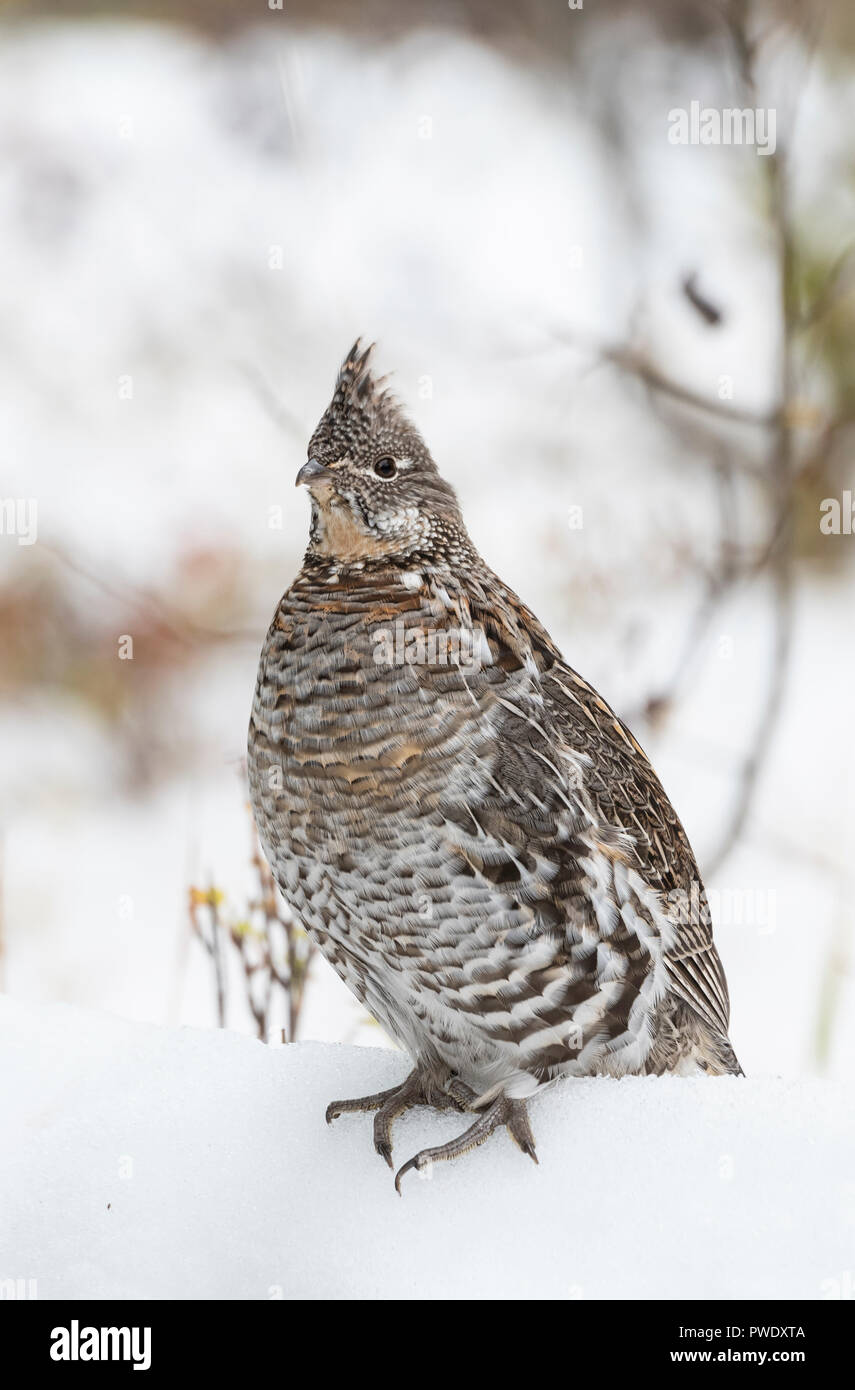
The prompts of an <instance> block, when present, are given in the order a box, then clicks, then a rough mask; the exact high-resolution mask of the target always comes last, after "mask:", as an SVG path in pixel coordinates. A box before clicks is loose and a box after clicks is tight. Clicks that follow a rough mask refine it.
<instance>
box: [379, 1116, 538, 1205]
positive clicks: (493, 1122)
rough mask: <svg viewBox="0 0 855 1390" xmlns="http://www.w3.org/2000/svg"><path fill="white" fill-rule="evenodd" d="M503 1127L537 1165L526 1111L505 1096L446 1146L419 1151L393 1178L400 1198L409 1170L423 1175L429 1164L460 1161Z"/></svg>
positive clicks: (532, 1136)
mask: <svg viewBox="0 0 855 1390" xmlns="http://www.w3.org/2000/svg"><path fill="white" fill-rule="evenodd" d="M503 1125H506V1126H507V1129H508V1133H509V1134H510V1136H511V1138H512V1139H513V1140H514V1142H515V1143H516V1144H518V1145H519V1147H520V1148H521V1149H522V1151H523V1153H524V1154H528V1156H529V1158H533V1159H534V1161H535V1163H537V1154H536V1153H535V1151H534V1135H533V1134H532V1132H531V1125H530V1124H529V1120H528V1111H527V1110H526V1104H525V1101H524V1100H509V1099H508V1097H507V1096H499V1097H498V1099H497V1100H494V1101H493V1103H492V1105H490V1106H488V1107H487V1109H486V1110H485V1111H484V1112H483V1114H481V1115H479V1116H478V1119H477V1120H476V1121H475V1123H474V1125H470V1127H469V1129H467V1130H464V1132H463V1133H462V1134H461V1135H460V1136H459V1137H458V1138H457V1139H452V1140H450V1141H449V1143H447V1144H440V1145H438V1147H437V1148H435V1149H422V1150H421V1152H420V1153H417V1154H416V1155H415V1157H414V1158H411V1159H410V1160H409V1162H408V1163H405V1164H404V1166H403V1168H400V1169H399V1170H398V1173H397V1175H396V1177H395V1187H396V1189H397V1191H398V1194H399V1195H400V1192H401V1179H402V1177H403V1176H404V1174H405V1173H408V1172H409V1171H410V1169H411V1168H415V1169H416V1171H417V1172H420V1173H421V1172H424V1171H425V1170H426V1169H427V1168H429V1167H430V1166H431V1164H432V1163H439V1162H440V1161H442V1160H443V1159H446V1158H459V1157H460V1155H461V1154H465V1153H468V1152H469V1150H470V1149H476V1148H477V1147H478V1145H479V1144H483V1143H484V1141H485V1140H486V1139H489V1138H490V1135H491V1134H492V1133H493V1132H494V1131H495V1130H497V1129H501V1128H502V1126H503Z"/></svg>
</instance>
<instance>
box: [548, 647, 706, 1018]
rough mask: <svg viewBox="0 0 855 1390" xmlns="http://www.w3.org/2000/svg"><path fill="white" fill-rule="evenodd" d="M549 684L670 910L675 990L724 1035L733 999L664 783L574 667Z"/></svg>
mask: <svg viewBox="0 0 855 1390" xmlns="http://www.w3.org/2000/svg"><path fill="white" fill-rule="evenodd" d="M544 689H545V691H546V695H547V700H548V703H549V704H550V706H551V707H552V709H553V710H554V712H555V718H556V721H557V722H558V724H559V726H560V729H561V733H562V735H563V736H564V737H565V738H567V740H568V742H570V744H571V746H572V747H574V748H576V749H578V750H580V751H582V752H583V753H585V754H586V755H587V756H588V757H589V758H590V763H589V764H587V766H586V770H587V776H586V786H587V789H588V791H589V792H590V795H591V796H592V797H593V799H594V801H595V803H596V805H597V807H598V809H599V811H600V813H601V815H602V816H603V817H604V819H605V820H606V821H607V823H608V824H610V825H618V826H620V827H621V829H622V830H624V831H627V832H628V833H629V834H630V835H631V836H632V838H633V841H634V845H635V853H636V859H637V868H638V871H639V873H640V874H641V875H642V877H643V878H644V879H645V881H646V882H647V883H649V884H650V886H651V887H653V888H655V889H656V890H657V892H659V893H660V894H661V895H662V896H663V898H664V899H665V901H666V902H667V903H668V904H669V906H670V908H671V912H670V914H669V915H671V917H672V919H673V920H674V922H675V924H676V926H677V937H676V940H675V942H674V945H673V946H672V948H671V949H670V950H669V952H668V957H667V960H668V970H669V974H670V976H671V979H672V981H673V985H674V990H675V992H676V993H677V994H679V995H680V996H681V998H683V999H684V1000H685V1002H686V1003H687V1004H689V1005H690V1006H691V1007H692V1008H693V1009H694V1010H695V1011H696V1012H697V1013H698V1014H700V1015H701V1017H702V1018H704V1019H705V1020H706V1021H707V1022H708V1023H710V1024H711V1025H712V1026H713V1027H714V1028H715V1029H716V1030H717V1031H718V1030H720V1031H721V1032H722V1033H725V1034H726V1033H727V1028H728V1020H729V1015H730V1001H729V998H728V993H727V983H726V981H725V977H724V970H723V968H722V964H721V960H720V959H719V955H718V952H717V950H716V948H715V946H714V944H713V939H712V922H711V919H710V913H709V907H708V904H707V899H706V893H705V892H704V886H703V883H702V881H701V876H700V871H699V870H698V866H697V863H696V861H695V856H694V853H693V851H692V847H691V845H690V844H689V840H688V837H687V835H686V832H685V830H684V829H683V826H682V824H681V823H680V819H679V817H678V815H677V813H676V811H675V810H674V807H673V806H672V805H671V802H670V801H669V799H668V797H667V795H666V793H665V790H664V788H663V786H662V783H661V782H660V781H659V778H658V777H657V776H656V773H655V772H654V771H653V768H652V767H651V765H650V762H649V760H648V758H647V755H646V753H645V752H644V749H643V748H642V747H641V745H640V744H639V743H638V741H637V740H636V739H635V737H634V736H633V734H632V733H630V731H629V729H628V728H627V727H626V725H625V724H624V723H623V721H622V720H621V719H619V718H618V716H617V715H616V714H615V712H614V710H612V709H610V707H609V706H608V705H607V704H606V702H605V700H603V699H602V698H601V696H599V695H598V694H597V692H596V691H595V690H593V689H592V688H591V686H589V685H588V684H587V682H585V681H584V680H582V678H581V676H578V675H577V674H576V672H575V671H572V670H571V669H570V668H569V667H568V666H566V665H565V664H564V663H563V662H559V663H555V664H554V665H553V666H552V667H551V668H550V669H549V670H548V671H547V672H546V673H545V676H544Z"/></svg>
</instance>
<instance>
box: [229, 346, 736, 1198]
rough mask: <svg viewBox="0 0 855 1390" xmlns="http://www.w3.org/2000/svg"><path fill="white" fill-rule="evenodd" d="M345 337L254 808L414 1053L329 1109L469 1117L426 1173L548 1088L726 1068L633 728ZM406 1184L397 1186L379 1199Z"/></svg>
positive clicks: (676, 872)
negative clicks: (478, 540) (385, 1085)
mask: <svg viewBox="0 0 855 1390" xmlns="http://www.w3.org/2000/svg"><path fill="white" fill-rule="evenodd" d="M371 351H372V350H371V349H370V348H369V349H367V350H365V351H363V350H362V349H361V346H360V344H359V342H357V343H356V344H355V345H354V347H353V348H352V350H351V351H350V353H349V354H348V356H347V358H346V360H345V362H344V364H343V365H342V368H341V370H340V372H339V375H338V380H337V383H336V387H335V393H334V395H333V399H332V401H331V403H330V405H329V407H328V409H327V411H326V412H325V414H324V416H323V417H322V419H321V422H320V424H319V425H318V427H317V429H316V431H315V433H314V435H313V437H312V440H311V443H310V445H309V457H308V462H307V463H305V464H304V465H303V467H302V468H301V469H300V472H299V473H298V475H297V483H298V484H305V485H306V487H308V489H309V492H310V494H311V506H312V520H311V531H310V540H309V548H308V550H307V551H306V557H305V560H304V561H303V567H302V569H301V570H300V573H299V575H298V576H297V578H296V579H295V580H294V583H293V584H292V585H291V587H290V589H288V591H287V593H286V594H285V595H284V597H283V598H282V600H281V602H280V604H279V606H278V608H277V610H276V614H275V616H274V619H273V623H272V625H271V627H270V631H269V632H268V634H267V639H266V641H265V643H264V647H263V650H262V653H261V662H260V666H259V672H258V683H257V686H256V691H255V700H254V704H253V710H252V718H251V721H250V730H249V780H250V788H251V794H252V804H253V808H254V811H255V817H256V821H257V824H258V830H259V833H260V836H261V841H262V844H263V846H264V850H265V853H266V855H267V857H268V859H269V861H270V865H271V868H272V870H273V873H274V875H275V878H276V881H277V883H278V884H279V886H280V888H281V890H282V892H283V894H284V895H285V897H286V899H287V900H288V902H289V903H290V904H291V905H292V907H293V908H294V910H295V911H296V912H297V913H298V914H299V917H300V918H301V920H302V922H303V923H304V924H305V927H306V928H307V930H308V932H309V933H310V935H311V937H312V938H313V940H314V941H316V942H317V944H318V946H319V947H320V949H321V951H322V952H323V954H324V955H325V956H326V958H327V960H328V961H329V962H330V963H331V964H332V966H333V968H334V969H335V970H336V971H337V973H338V974H339V975H340V976H341V978H342V979H343V980H344V982H345V983H346V984H347V985H348V986H349V988H350V989H351V990H352V991H353V993H354V994H355V995H356V996H357V997H358V998H359V999H360V1000H361V1001H362V1003H363V1004H364V1005H365V1007H366V1008H367V1009H369V1010H370V1012H371V1013H372V1014H373V1015H374V1017H375V1018H377V1019H378V1020H379V1021H380V1023H381V1024H382V1025H383V1027H384V1028H385V1029H386V1030H387V1031H388V1033H389V1034H390V1035H391V1036H392V1037H393V1038H395V1039H397V1041H398V1042H399V1043H400V1045H401V1047H402V1048H403V1049H404V1050H405V1051H406V1052H407V1053H408V1054H409V1056H410V1058H411V1059H412V1064H413V1070H412V1071H411V1073H410V1075H409V1076H408V1077H407V1079H406V1080H405V1081H404V1082H403V1083H402V1084H401V1085H400V1086H397V1087H394V1088H393V1089H392V1090H390V1091H385V1092H381V1093H379V1094H377V1095H373V1096H366V1097H364V1098H362V1099H360V1100H347V1101H336V1102H334V1103H333V1104H332V1105H331V1106H330V1107H329V1109H328V1111H327V1119H328V1120H330V1119H332V1118H334V1117H335V1116H337V1115H338V1114H340V1113H341V1112H343V1111H348V1110H371V1109H374V1110H377V1112H378V1113H377V1115H376V1116H375V1121H374V1142H375V1146H376V1148H377V1150H378V1152H379V1153H380V1154H381V1155H382V1156H383V1157H384V1158H385V1159H386V1160H387V1162H388V1163H389V1165H390V1166H391V1163H392V1159H391V1123H392V1121H393V1120H394V1119H395V1117H396V1116H398V1115H400V1114H401V1113H402V1112H403V1111H404V1110H406V1109H407V1108H408V1107H409V1106H413V1105H427V1106H434V1107H438V1108H441V1109H456V1110H460V1111H469V1112H471V1113H472V1115H473V1117H474V1119H473V1123H472V1124H471V1125H470V1127H469V1128H467V1129H466V1130H465V1132H464V1133H463V1134H462V1135H461V1137H460V1138H459V1139H457V1140H454V1141H453V1142H451V1143H448V1144H445V1145H443V1146H441V1147H438V1148H434V1149H426V1150H424V1151H423V1152H422V1153H419V1154H417V1155H416V1156H415V1158H412V1159H410V1161H409V1163H406V1164H404V1167H403V1168H402V1169H401V1170H400V1172H399V1173H398V1175H397V1177H396V1186H397V1185H399V1183H400V1178H401V1175H402V1174H403V1173H404V1172H405V1171H406V1170H407V1169H409V1168H413V1167H415V1168H419V1169H423V1168H425V1167H426V1166H427V1165H428V1164H430V1162H431V1161H433V1160H437V1159H444V1158H453V1157H454V1156H456V1155H457V1154H462V1153H464V1152H466V1150H468V1149H470V1148H472V1147H474V1146H475V1145H476V1144H480V1143H482V1142H483V1141H484V1140H485V1139H486V1138H487V1137H488V1136H489V1135H490V1134H492V1132H493V1131H494V1130H495V1129H496V1128H498V1127H500V1126H502V1125H506V1126H507V1127H508V1129H509V1131H510V1133H511V1135H512V1136H513V1138H514V1139H515V1140H516V1141H517V1143H518V1144H519V1145H520V1147H521V1148H522V1149H523V1150H524V1152H526V1153H527V1154H529V1155H530V1156H531V1157H532V1158H535V1151H534V1140H533V1137H532V1132H531V1129H530V1126H529V1121H528V1116H527V1113H526V1100H527V1098H528V1097H530V1096H532V1095H534V1093H535V1092H536V1091H539V1090H540V1089H542V1088H543V1087H544V1086H547V1085H548V1084H549V1083H550V1082H552V1081H555V1080H556V1079H557V1078H559V1077H570V1076H590V1075H610V1076H621V1075H624V1074H626V1073H661V1072H665V1071H676V1072H682V1073H686V1074H692V1073H698V1072H708V1073H715V1074H720V1073H726V1072H732V1073H738V1072H739V1071H740V1068H739V1064H738V1062H737V1060H736V1057H735V1056H734V1053H733V1049H732V1047H731V1045H730V1042H729V1040H728V1036H727V1029H728V1009H729V1006H728V995H727V986H726V983H725V978H724V973H723V970H722V966H721V962H720V960H719V957H718V954H717V952H716V949H715V946H714V945H713V942H712V934H711V930H710V925H709V913H708V910H707V906H706V898H705V896H704V891H703V887H702V885H701V883H700V877H699V873H698V869H697V865H696V864H695V859H694V856H693V854H692V850H691V847H690V845H689V842H688V840H687V838H686V835H685V832H684V830H683V827H682V826H681V824H680V821H679V820H678V818H677V815H676V813H675V811H674V809H673V807H672V806H671V803H670V802H669V800H668V797H667V796H666V795H665V792H664V791H663V789H662V787H661V785H660V783H659V780H658V778H657V777H656V774H655V772H654V771H653V769H652V767H651V766H650V763H649V762H648V760H647V758H646V756H645V754H644V752H643V751H642V749H641V748H640V747H639V745H638V743H637V742H636V741H635V739H634V738H633V736H632V734H631V733H630V732H629V730H628V729H627V728H626V726H625V725H624V724H623V723H622V721H621V720H620V719H619V718H618V717H617V715H616V714H615V713H614V712H613V710H611V709H610V708H609V706H608V705H607V704H606V702H605V700H603V699H601V697H600V696H599V695H598V694H597V692H596V691H595V690H594V689H592V687H591V686H590V685H588V684H587V682H586V681H584V680H583V679H582V678H581V676H578V675H577V674H576V673H575V671H573V670H571V669H570V667H569V666H567V665H566V664H565V662H564V661H563V659H562V657H561V654H560V652H559V651H558V650H557V648H556V647H555V644H554V643H553V642H552V640H551V639H550V637H549V635H548V634H547V633H546V632H545V631H544V629H543V628H542V627H541V625H540V623H539V622H538V620H537V618H536V617H535V616H534V614H533V613H531V612H530V611H529V609H527V608H526V607H525V605H524V604H523V603H521V602H520V600H519V599H518V598H517V596H516V595H515V594H514V593H512V592H511V590H510V589H508V588H507V587H506V585H504V584H503V583H502V581H501V580H500V579H499V578H497V576H496V575H495V574H494V573H493V572H492V570H491V569H490V568H489V567H488V566H487V565H486V564H485V562H484V561H483V560H482V559H481V556H480V555H479V554H478V552H477V550H476V549H475V547H474V546H473V544H472V542H471V541H470V539H469V536H468V535H467V533H466V528H465V526H464V524H463V520H462V517H461V514H460V509H459V506H458V503H457V499H456V497H455V494H454V492H453V490H452V488H451V487H450V486H449V484H448V483H446V482H445V480H444V479H443V478H441V477H440V475H439V472H438V470H437V467H436V465H435V463H434V461H433V459H432V458H431V456H430V453H429V452H428V449H427V447H426V445H425V444H424V442H423V440H422V439H421V437H420V435H419V434H418V432H417V430H416V429H415V428H414V427H413V425H411V424H410V423H409V421H408V420H407V419H406V418H405V416H404V415H403V413H402V411H401V409H400V407H399V405H398V404H397V402H396V401H395V399H394V398H393V397H392V396H391V395H390V394H389V392H388V390H386V389H385V386H384V381H383V380H377V379H375V377H374V376H373V375H372V370H371V361H370V358H371ZM399 1190H400V1188H399Z"/></svg>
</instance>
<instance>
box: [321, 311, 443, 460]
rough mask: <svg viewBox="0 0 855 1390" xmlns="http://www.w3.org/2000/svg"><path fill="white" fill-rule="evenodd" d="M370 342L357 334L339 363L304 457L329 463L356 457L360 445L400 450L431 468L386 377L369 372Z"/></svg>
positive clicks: (361, 446) (421, 442) (358, 453)
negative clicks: (323, 409) (307, 455)
mask: <svg viewBox="0 0 855 1390" xmlns="http://www.w3.org/2000/svg"><path fill="white" fill-rule="evenodd" d="M373 352H374V344H373V343H370V344H369V345H368V347H363V345H362V340H361V338H357V340H356V342H355V343H354V344H353V347H352V348H351V349H350V352H349V353H348V354H347V356H346V357H345V359H344V361H343V362H342V364H341V367H340V368H339V373H338V377H337V379H336V384H335V390H334V391H333V397H332V400H331V401H330V403H329V405H328V406H327V408H326V410H325V411H324V413H323V415H322V416H321V419H320V422H319V424H318V427H317V429H316V430H315V433H314V434H313V435H312V438H311V440H310V442H309V456H310V457H315V458H319V459H322V460H324V461H329V462H333V461H335V460H336V459H339V458H341V457H342V456H343V455H344V454H346V453H347V454H350V455H351V457H353V458H356V457H359V456H360V454H361V452H362V451H363V450H366V451H372V450H376V449H377V448H385V449H386V450H387V451H388V452H389V453H392V454H394V453H395V452H396V451H397V450H399V449H400V450H403V451H404V452H406V454H407V455H408V456H409V457H410V458H416V457H418V458H420V459H421V460H422V461H423V462H424V464H425V466H426V467H433V468H434V469H435V465H434V464H433V463H432V461H431V458H430V454H429V452H428V450H427V447H426V445H425V443H424V440H423V439H422V437H421V435H420V434H419V432H418V430H417V429H416V427H415V425H413V423H412V422H411V421H410V420H409V419H408V418H407V416H406V414H405V413H404V410H403V407H402V406H401V404H400V402H399V401H398V400H397V398H396V397H395V396H394V395H393V394H392V392H391V391H390V390H389V389H388V387H387V382H388V380H389V378H388V376H382V377H377V376H375V375H374V374H373V372H372V361H373V358H372V354H373Z"/></svg>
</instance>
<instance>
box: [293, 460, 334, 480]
mask: <svg viewBox="0 0 855 1390" xmlns="http://www.w3.org/2000/svg"><path fill="white" fill-rule="evenodd" d="M331 477H332V474H331V473H330V471H329V469H328V468H324V466H323V464H322V463H318V460H317V459H309V461H308V463H304V464H303V467H302V468H301V469H300V471H299V473H298V474H297V477H296V478H295V480H294V486H295V487H300V485H301V484H302V483H318V482H322V481H323V479H324V478H331Z"/></svg>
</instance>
